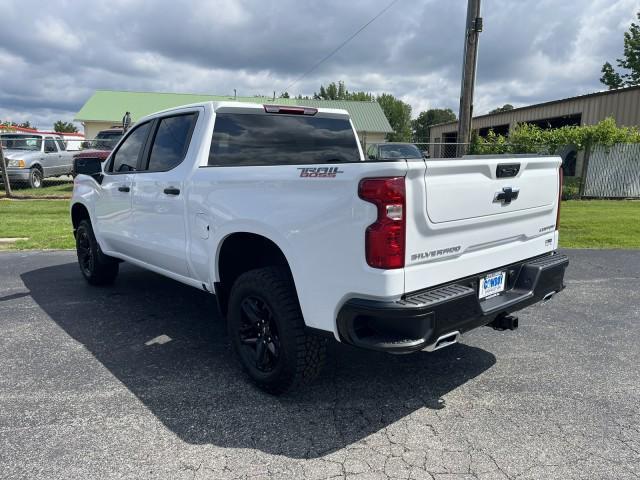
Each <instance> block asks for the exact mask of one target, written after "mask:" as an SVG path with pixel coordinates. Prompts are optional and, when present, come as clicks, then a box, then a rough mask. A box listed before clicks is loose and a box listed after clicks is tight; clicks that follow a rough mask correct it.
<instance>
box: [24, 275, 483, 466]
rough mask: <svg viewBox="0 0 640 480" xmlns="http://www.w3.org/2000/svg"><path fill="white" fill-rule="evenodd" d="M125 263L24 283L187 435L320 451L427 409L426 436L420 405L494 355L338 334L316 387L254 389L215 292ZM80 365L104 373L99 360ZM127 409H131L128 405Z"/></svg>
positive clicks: (169, 424) (434, 403)
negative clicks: (404, 349) (372, 346)
mask: <svg viewBox="0 0 640 480" xmlns="http://www.w3.org/2000/svg"><path fill="white" fill-rule="evenodd" d="M121 267H122V268H121V273H120V276H119V277H118V279H117V281H116V283H115V285H114V286H112V287H105V288H96V287H90V286H88V285H87V284H86V283H85V282H84V280H83V279H82V277H81V275H80V272H79V271H78V266H77V265H76V264H75V263H66V264H62V265H56V266H51V267H46V268H41V269H38V270H33V271H30V272H26V273H24V274H23V275H22V280H23V282H24V284H25V286H26V287H27V288H28V289H29V290H30V291H31V297H32V298H33V300H34V301H35V302H36V303H37V304H38V306H39V307H40V308H41V309H42V310H43V311H44V312H45V313H46V314H47V315H48V317H50V318H51V319H52V320H53V321H54V322H55V323H57V325H59V326H60V327H61V328H62V329H63V330H64V331H65V332H66V333H67V334H68V335H70V336H71V337H72V338H73V339H75V340H76V341H77V342H79V343H81V344H82V345H83V346H84V347H85V348H86V349H87V350H88V351H89V352H90V353H91V354H92V355H93V356H94V357H95V358H96V359H97V360H98V361H99V362H100V363H101V364H102V365H103V366H104V367H106V368H107V369H108V371H109V372H110V373H111V374H113V376H115V378H116V379H117V380H119V381H120V382H122V384H123V385H124V386H126V388H127V389H128V390H129V391H131V392H132V393H133V394H134V395H135V396H136V397H137V398H138V399H139V401H140V402H142V404H143V405H144V406H145V407H146V408H148V409H149V410H150V411H151V412H152V413H153V414H154V415H155V416H156V417H157V418H158V419H159V420H160V421H161V422H162V423H163V424H164V425H165V426H166V428H168V429H169V430H170V431H172V432H174V433H175V434H176V435H177V436H178V437H179V438H180V439H182V440H183V441H185V442H188V443H191V444H206V443H211V444H214V445H218V446H221V447H233V448H254V449H259V450H261V451H263V452H266V453H270V454H276V455H284V456H287V457H290V458H314V457H319V456H322V455H326V454H328V453H331V452H333V451H336V450H339V449H341V448H344V447H346V446H348V445H351V444H353V443H355V442H357V441H359V440H362V439H363V438H365V437H367V436H369V435H371V434H373V433H375V432H378V431H380V430H382V429H384V428H386V427H388V426H389V425H391V424H394V423H395V422H398V421H400V420H401V419H403V418H405V417H406V416H408V415H412V414H413V415H419V416H420V415H422V416H423V417H424V418H420V419H419V421H420V422H422V423H423V424H424V428H425V435H426V434H427V433H428V432H429V430H430V429H431V427H430V425H429V419H430V418H433V417H432V414H429V413H428V412H429V410H425V409H424V407H427V408H428V409H439V408H445V409H446V408H447V407H446V405H445V404H444V403H443V401H442V400H441V399H442V397H443V396H445V395H446V394H447V393H449V392H451V391H452V390H454V389H456V388H458V387H460V386H461V385H463V384H465V383H466V382H467V381H469V380H471V379H473V378H474V377H476V376H478V375H480V374H481V373H483V372H484V371H485V370H487V369H489V368H490V367H491V366H492V365H493V364H494V363H495V357H494V356H493V355H492V354H491V353H489V352H487V351H485V350H482V349H480V348H475V347H471V346H468V345H464V344H459V345H455V346H452V347H449V348H446V349H444V350H441V351H438V352H435V353H431V354H428V353H422V352H421V353H416V354H412V355H406V356H393V355H388V354H384V353H378V352H370V351H364V350H360V349H356V348H352V347H349V346H346V345H342V344H338V343H336V342H331V346H330V348H329V354H328V360H327V366H326V367H325V370H324V372H323V374H322V375H321V376H320V378H319V379H318V380H317V381H316V382H315V383H314V384H313V385H311V386H309V387H308V388H307V389H305V390H303V391H300V392H297V393H295V394H291V395H289V396H285V397H280V398H277V397H272V396H269V395H267V394H264V393H262V392H261V391H259V390H257V389H256V388H254V387H253V386H252V385H251V384H250V383H249V381H248V380H247V379H246V378H245V377H244V376H243V374H242V372H241V371H240V368H239V366H238V365H237V364H236V362H235V359H234V357H233V355H232V353H233V352H232V350H231V347H230V345H229V342H228V340H227V335H226V332H225V327H224V324H223V322H222V321H221V320H220V319H219V318H218V316H217V313H216V304H215V297H213V296H212V295H209V294H206V293H204V292H200V291H198V290H196V289H193V288H191V287H187V286H184V285H182V284H179V283H177V282H174V281H172V280H169V279H166V278H164V277H161V276H159V275H156V274H154V273H150V272H147V271H144V270H141V269H138V268H136V267H133V266H131V265H127V264H123V265H122V266H121ZM165 335H166V336H167V337H169V339H170V340H169V341H167V340H168V339H167V338H165V337H162V336H165ZM158 337H160V338H158ZM154 339H156V340H155V341H154ZM163 342H164V343H163ZM75 368H77V369H79V370H86V369H89V370H94V371H95V375H96V376H102V377H103V376H104V372H103V369H102V367H101V366H100V364H96V362H86V365H84V364H82V362H81V364H78V365H77V366H76V367H75ZM85 374H91V372H88V373H87V372H85ZM115 383H116V382H113V381H112V380H111V377H108V378H107V379H106V380H105V384H104V388H105V389H109V390H113V389H114V384H115ZM117 387H119V385H117V384H116V388H117ZM97 388H100V387H97ZM130 399H131V397H130V396H128V395H123V396H121V397H120V401H122V402H126V401H131V400H130ZM96 408H100V407H99V406H98V407H96ZM122 410H123V416H124V415H125V413H124V412H125V411H129V412H130V411H131V408H130V407H127V406H126V405H123V406H122Z"/></svg>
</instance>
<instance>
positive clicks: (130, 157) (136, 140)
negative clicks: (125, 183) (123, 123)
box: [109, 122, 151, 173]
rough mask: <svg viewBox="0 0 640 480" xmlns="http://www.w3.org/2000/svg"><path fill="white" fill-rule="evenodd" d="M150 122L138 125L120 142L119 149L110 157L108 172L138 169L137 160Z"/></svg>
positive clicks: (145, 139)
mask: <svg viewBox="0 0 640 480" xmlns="http://www.w3.org/2000/svg"><path fill="white" fill-rule="evenodd" d="M150 127H151V122H147V123H144V124H142V125H139V126H137V127H136V128H135V130H133V131H132V132H131V133H130V134H129V136H128V137H127V138H126V139H125V140H124V142H122V144H121V145H120V148H118V150H117V151H115V152H114V153H113V155H112V159H111V165H110V166H109V172H113V173H125V172H135V171H136V169H137V168H138V158H140V155H141V154H142V150H143V149H144V145H145V142H146V141H147V135H148V134H149V128H150Z"/></svg>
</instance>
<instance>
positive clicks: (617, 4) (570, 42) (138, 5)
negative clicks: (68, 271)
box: [0, 0, 640, 128]
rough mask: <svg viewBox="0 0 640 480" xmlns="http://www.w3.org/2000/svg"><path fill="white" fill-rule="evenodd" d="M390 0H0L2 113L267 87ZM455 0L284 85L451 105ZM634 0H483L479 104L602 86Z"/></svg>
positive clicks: (456, 82) (381, 24) (383, 22)
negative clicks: (125, 97) (100, 95)
mask: <svg viewBox="0 0 640 480" xmlns="http://www.w3.org/2000/svg"><path fill="white" fill-rule="evenodd" d="M389 1H390V0H349V1H344V0H323V1H318V0H192V1H185V2H179V1H176V0H170V1H165V0H153V1H151V0H109V1H108V2H106V1H105V2H91V1H82V2H81V1H72V0H56V1H54V2H51V1H48V0H42V1H29V0H2V2H0V119H2V120H13V121H24V120H30V121H31V122H32V123H35V124H36V125H37V126H39V127H41V128H46V127H50V126H51V125H52V124H53V122H54V121H55V120H57V119H64V120H71V119H72V118H73V117H74V114H75V113H76V112H77V111H78V110H79V109H80V107H81V106H82V104H83V103H84V102H85V101H86V100H87V98H89V96H90V95H91V94H92V92H93V91H94V90H96V89H114V90H135V91H156V92H187V93H211V94H232V93H233V89H234V88H236V89H237V91H238V94H239V95H254V94H264V95H271V94H272V92H273V91H274V90H276V91H277V92H280V91H282V90H284V89H285V88H286V87H287V86H288V85H290V84H291V83H292V82H293V81H294V80H296V78H298V77H299V75H300V74H301V73H303V72H304V71H306V70H307V69H308V68H309V67H310V66H312V65H313V64H315V63H316V62H317V61H318V60H319V59H321V58H323V57H324V56H325V55H326V54H328V53H329V52H330V51H331V50H333V49H334V48H335V47H336V46H337V45H339V44H340V43H341V42H342V41H344V40H345V39H346V38H348V37H349V36H350V35H351V34H353V33H354V32H355V31H356V30H357V29H358V28H359V27H361V26H362V25H363V24H364V23H366V22H367V21H368V20H369V19H371V18H372V17H373V16H374V15H375V14H376V13H378V12H379V11H380V10H382V9H383V8H384V7H385V6H386V5H388V3H389ZM466 3H467V2H466V1H465V0H399V1H398V2H397V3H396V4H395V5H393V6H392V7H391V8H390V9H389V10H388V11H387V12H386V13H385V14H384V15H383V16H382V17H380V18H379V19H378V20H376V21H375V22H373V23H372V24H371V25H369V26H368V27H367V28H366V29H365V30H364V31H363V32H362V33H360V34H359V35H358V36H357V37H356V38H355V39H354V40H352V41H351V42H350V43H349V44H347V45H346V46H345V47H344V48H343V49H342V50H340V52H339V53H337V54H336V55H334V56H333V57H332V58H331V59H330V60H329V61H327V62H325V63H323V64H322V65H321V66H320V67H319V68H318V69H317V70H316V71H314V72H313V73H311V74H310V75H308V76H307V77H305V78H304V79H302V80H301V81H299V82H298V83H296V84H295V85H294V86H293V87H291V88H290V89H289V92H290V93H292V94H294V95H296V94H298V93H301V94H303V95H311V94H313V92H314V91H317V90H318V89H319V86H320V84H322V83H324V84H327V83H328V82H330V81H333V80H335V81H337V80H344V81H345V83H346V85H347V88H348V89H349V90H366V91H370V92H374V93H382V92H389V93H392V94H394V95H396V96H398V97H400V98H402V99H403V100H405V101H406V102H408V103H410V104H411V105H412V107H413V111H414V116H415V115H417V113H418V112H420V111H421V110H425V109H427V108H433V107H439V108H442V107H450V108H453V109H454V110H455V111H457V105H458V98H459V94H460V74H461V59H462V43H463V41H462V31H463V26H464V17H465V9H466ZM639 10H640V0H519V1H514V0H482V16H483V17H484V29H485V31H484V32H483V33H482V34H481V40H480V51H479V64H478V78H477V87H476V101H475V111H476V113H486V112H487V111H488V110H490V109H492V108H494V107H496V106H499V105H502V104H504V103H512V104H513V105H516V106H520V105H526V104H530V103H536V102H540V101H545V100H552V99H557V98H562V97H566V96H572V95H579V94H583V93H587V92H593V91H597V90H601V89H602V85H601V84H600V83H599V80H598V79H599V77H600V68H601V66H602V64H603V63H604V62H605V61H607V60H609V61H612V62H613V61H614V60H615V58H617V57H619V56H620V55H621V53H622V34H623V32H624V31H625V30H626V29H627V28H628V26H629V24H630V23H631V21H633V20H634V17H635V13H636V12H637V11H639Z"/></svg>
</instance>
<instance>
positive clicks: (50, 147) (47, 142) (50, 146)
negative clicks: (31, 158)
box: [44, 138, 58, 153]
mask: <svg viewBox="0 0 640 480" xmlns="http://www.w3.org/2000/svg"><path fill="white" fill-rule="evenodd" d="M57 151H58V149H57V148H56V143H55V142H54V141H53V138H45V139H44V153H56V152H57Z"/></svg>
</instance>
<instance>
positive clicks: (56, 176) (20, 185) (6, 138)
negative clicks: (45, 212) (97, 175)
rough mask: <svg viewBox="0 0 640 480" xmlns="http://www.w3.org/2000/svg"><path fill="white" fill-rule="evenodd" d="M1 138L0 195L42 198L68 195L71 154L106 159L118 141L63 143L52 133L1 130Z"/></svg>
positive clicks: (71, 175) (71, 174)
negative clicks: (6, 131) (22, 132)
mask: <svg viewBox="0 0 640 480" xmlns="http://www.w3.org/2000/svg"><path fill="white" fill-rule="evenodd" d="M0 139H1V141H0V156H1V157H0V158H4V162H2V161H0V196H2V195H5V196H11V197H12V198H43V199H46V198H70V197H71V194H72V191H73V158H74V156H76V155H78V154H82V155H88V156H89V155H90V156H93V157H97V158H101V159H103V158H106V156H107V155H108V153H109V151H110V150H111V149H112V148H113V147H114V146H115V143H116V142H117V140H118V138H96V139H93V140H84V141H82V142H81V143H80V142H66V141H64V140H62V139H60V138H57V137H53V136H48V135H45V136H41V135H28V134H21V133H2V135H0ZM3 169H4V170H6V172H5V171H3ZM5 182H6V183H7V184H8V185H5Z"/></svg>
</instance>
